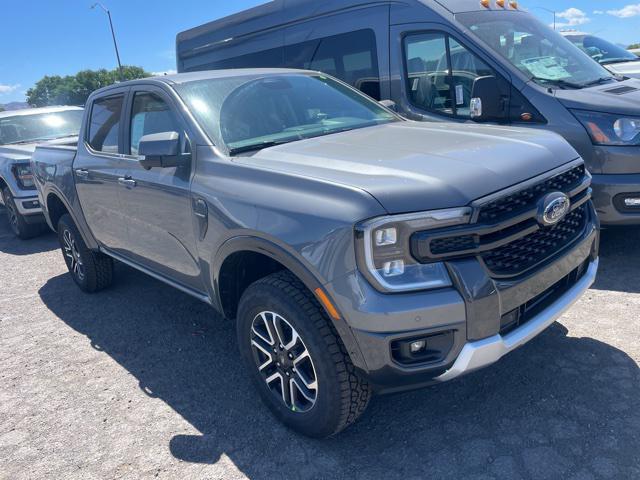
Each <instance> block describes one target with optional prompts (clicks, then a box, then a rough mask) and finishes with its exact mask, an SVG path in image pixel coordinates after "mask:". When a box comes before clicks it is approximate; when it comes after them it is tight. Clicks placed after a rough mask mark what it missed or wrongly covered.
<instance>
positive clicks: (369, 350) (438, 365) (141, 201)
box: [32, 69, 598, 437]
mask: <svg viewBox="0 0 640 480" xmlns="http://www.w3.org/2000/svg"><path fill="white" fill-rule="evenodd" d="M79 138H80V141H79V142H78V146H77V149H76V148H72V147H68V146H67V147H65V146H57V147H53V146H45V147H38V148H37V149H36V152H35V155H34V157H33V159H32V165H33V169H34V175H35V178H36V183H37V186H38V190H39V192H40V198H41V201H42V205H43V210H44V212H45V216H46V218H47V221H48V222H49V224H50V226H51V227H52V228H54V229H55V230H57V232H58V236H59V239H60V243H61V247H62V252H63V255H64V259H65V261H66V263H67V266H68V268H69V270H70V272H71V276H72V278H73V280H74V281H75V282H76V283H77V285H78V286H79V287H80V288H81V289H83V290H84V291H86V292H95V291H98V290H100V289H103V288H105V287H107V286H108V285H109V284H110V283H111V282H112V276H113V273H112V268H113V260H114V259H115V260H118V261H120V262H123V263H125V264H128V265H130V266H132V267H134V268H137V269H139V270H141V271H143V272H145V273H147V274H149V275H151V276H152V277H155V278H157V279H159V280H161V281H164V282H166V283H168V284H170V285H173V286H174V287H176V288H178V289H179V290H182V291H183V292H186V293H188V294H190V295H193V296H194V297H196V298H198V299H201V300H202V301H204V302H206V303H209V304H210V305H212V306H213V307H214V308H215V309H216V310H217V311H218V312H220V313H221V314H222V315H223V316H224V317H226V318H228V319H233V320H234V321H235V323H236V325H237V335H238V344H239V349H240V353H241V356H242V357H243V359H244V361H245V362H246V365H247V367H248V372H249V375H250V376H251V378H252V380H253V381H254V383H255V385H256V388H257V389H258V391H259V392H260V394H261V396H262V397H263V399H264V401H265V402H266V404H267V405H268V406H269V408H270V409H271V410H272V411H273V413H274V414H275V416H276V417H277V418H279V419H280V420H281V421H283V422H284V423H285V424H286V425H288V426H290V427H291V428H293V429H295V430H296V431H298V432H301V433H304V434H306V435H309V436H313V437H326V436H329V435H333V434H335V433H337V432H339V431H340V430H342V429H343V428H345V427H346V426H347V425H349V424H350V423H352V422H353V421H355V420H356V418H357V417H358V416H359V415H360V414H361V413H362V412H363V411H364V409H365V407H366V406H367V403H368V402H369V398H370V396H371V394H372V393H380V392H392V391H399V390H404V389H410V388H416V387H420V386H425V385H430V384H434V383H438V382H443V381H447V380H451V379H454V378H456V377H459V376H460V375H463V374H466V373H468V372H471V371H474V370H476V369H479V368H482V367H485V366H487V365H490V364H492V363H494V362H496V361H498V360H499V359H500V358H501V357H502V356H504V355H505V354H507V353H509V352H510V351H512V350H514V349H515V348H517V347H519V346H520V345H522V344H524V343H526V342H528V341H529V340H531V339H532V338H534V337H535V336H536V335H538V334H539V333H541V332H542V331H543V330H544V329H545V328H546V327H548V326H549V325H550V324H551V323H553V322H554V320H555V319H556V318H558V316H559V315H561V314H562V312H563V311H565V310H566V309H567V308H568V307H569V306H570V305H571V304H572V303H573V302H575V301H576V300H577V299H578V298H579V297H580V296H581V294H582V293H583V292H584V291H585V290H586V289H587V288H588V287H589V286H590V285H591V284H592V282H593V280H594V277H595V275H596V270H597V265H598V224H597V219H596V216H595V212H594V208H593V206H592V204H591V201H590V195H591V190H590V175H589V173H588V172H587V171H586V170H585V166H584V163H583V161H582V160H581V159H580V158H579V156H578V155H577V153H576V152H575V150H573V148H571V147H570V146H569V144H568V143H566V142H565V141H564V140H563V139H562V138H561V137H559V136H558V135H556V134H553V133H549V132H545V131H539V130H531V129H518V128H508V127H504V128H501V127H490V126H478V125H456V124H433V125H429V124H424V123H418V122H413V121H408V120H403V119H401V118H399V117H398V116H396V115H395V114H394V113H393V112H392V111H390V110H387V109H386V108H384V107H383V106H381V105H379V104H378V103H376V102H375V101H373V100H371V99H370V98H369V97H367V96H365V95H363V94H362V93H360V92H358V91H357V90H355V89H353V88H351V87H350V86H348V85H346V84H344V83H342V82H340V81H337V80H335V79H333V78H331V77H329V76H326V75H324V74H321V73H317V72H306V71H298V70H271V69H268V70H267V69H265V70H235V71H233V70H219V71H209V72H202V73H189V74H179V75H173V76H166V77H161V78H151V79H144V80H136V81H132V82H126V83H122V84H119V85H115V86H112V87H108V88H105V89H101V90H99V91H96V92H94V93H93V94H92V95H91V97H90V98H89V100H88V104H87V109H86V113H85V118H84V122H83V126H82V128H81V132H80V137H79ZM558 354H559V355H562V352H558ZM203 373H204V372H203Z"/></svg>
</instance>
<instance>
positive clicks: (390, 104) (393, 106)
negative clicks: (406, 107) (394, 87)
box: [378, 100, 398, 112]
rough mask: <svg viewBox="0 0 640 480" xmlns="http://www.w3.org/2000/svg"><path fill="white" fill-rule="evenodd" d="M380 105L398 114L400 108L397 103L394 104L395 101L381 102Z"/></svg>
mask: <svg viewBox="0 0 640 480" xmlns="http://www.w3.org/2000/svg"><path fill="white" fill-rule="evenodd" d="M378 103H379V104H380V105H382V106H383V107H387V108H388V109H389V110H393V111H394V112H398V106H397V105H396V102H394V101H393V100H380V101H379V102H378Z"/></svg>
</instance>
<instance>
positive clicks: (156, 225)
mask: <svg viewBox="0 0 640 480" xmlns="http://www.w3.org/2000/svg"><path fill="white" fill-rule="evenodd" d="M163 132H177V133H178V134H179V135H180V143H181V149H182V153H187V152H189V151H190V149H191V147H190V142H189V133H188V131H187V128H186V124H185V122H184V120H183V119H182V117H181V115H180V114H179V113H178V109H177V105H176V104H175V103H174V101H173V99H172V98H171V97H170V96H169V95H167V94H166V93H165V92H164V91H163V90H162V89H160V88H158V87H153V86H144V85H141V86H138V87H134V88H132V89H131V93H130V97H129V102H128V105H127V116H126V132H125V153H126V157H125V160H124V161H125V172H124V175H123V180H122V183H123V184H124V185H123V187H122V189H121V195H122V199H123V204H124V209H123V214H124V216H125V218H126V223H127V227H128V230H129V243H128V245H127V256H128V257H129V258H130V259H131V260H133V261H134V262H135V263H138V264H140V265H142V266H144V267H146V268H148V269H150V270H152V271H154V272H156V273H158V274H160V275H163V276H165V277H168V278H170V279H171V280H173V281H175V282H178V283H180V284H181V285H183V286H186V287H188V288H190V289H194V290H197V291H202V290H203V285H202V282H201V279H200V268H199V263H198V254H197V250H196V241H197V238H196V228H197V222H195V217H194V214H193V210H192V206H191V190H190V184H191V174H192V167H193V166H194V163H193V162H194V161H195V159H194V158H193V157H192V159H191V163H190V164H188V165H184V166H180V167H172V168H152V169H150V170H146V169H144V168H143V167H142V165H140V163H139V162H138V160H137V156H138V145H139V143H140V139H141V138H142V137H143V136H144V135H149V134H153V133H163Z"/></svg>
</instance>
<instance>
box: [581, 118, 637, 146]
mask: <svg viewBox="0 0 640 480" xmlns="http://www.w3.org/2000/svg"><path fill="white" fill-rule="evenodd" d="M571 112H572V113H573V114H574V115H575V117H576V118H577V119H578V120H580V123H582V124H583V125H584V127H585V128H586V129H587V132H589V136H590V137H591V140H592V141H593V143H594V144H596V145H618V146H623V145H624V146H633V145H640V118H634V117H624V116H622V115H614V114H610V113H599V112H587V111H583V110H572V111H571Z"/></svg>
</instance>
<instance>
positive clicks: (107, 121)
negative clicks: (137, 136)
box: [89, 95, 124, 153]
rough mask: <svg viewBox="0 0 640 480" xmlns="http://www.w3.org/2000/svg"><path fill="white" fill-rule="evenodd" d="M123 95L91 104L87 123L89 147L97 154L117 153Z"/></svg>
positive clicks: (101, 99)
mask: <svg viewBox="0 0 640 480" xmlns="http://www.w3.org/2000/svg"><path fill="white" fill-rule="evenodd" d="M123 100H124V96H123V95H116V96H113V97H107V98H100V99H98V100H96V101H95V102H93V107H92V108H91V121H90V123H89V145H90V146H91V148H92V149H94V150H96V151H98V152H105V153H118V145H119V143H120V117H121V114H122V103H123Z"/></svg>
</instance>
